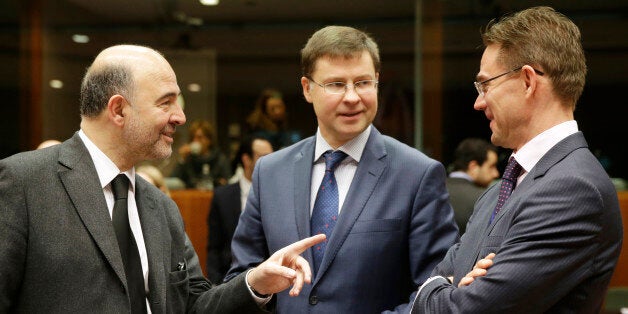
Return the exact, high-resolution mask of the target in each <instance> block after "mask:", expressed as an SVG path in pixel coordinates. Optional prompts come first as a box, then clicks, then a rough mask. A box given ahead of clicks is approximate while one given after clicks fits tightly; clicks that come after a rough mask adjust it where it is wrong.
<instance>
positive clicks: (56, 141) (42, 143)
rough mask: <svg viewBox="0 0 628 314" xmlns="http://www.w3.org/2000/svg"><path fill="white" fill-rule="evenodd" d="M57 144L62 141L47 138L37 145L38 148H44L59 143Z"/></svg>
mask: <svg viewBox="0 0 628 314" xmlns="http://www.w3.org/2000/svg"><path fill="white" fill-rule="evenodd" d="M57 144H61V141H58V140H45V141H43V142H41V143H40V144H39V145H38V146H37V149H42V148H46V147H50V146H53V145H57Z"/></svg>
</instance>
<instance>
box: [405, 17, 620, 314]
mask: <svg viewBox="0 0 628 314" xmlns="http://www.w3.org/2000/svg"><path fill="white" fill-rule="evenodd" d="M482 39H483V42H484V45H485V47H486V48H485V50H484V54H483V55H482V61H481V63H480V71H479V73H478V75H477V81H476V82H475V86H476V88H477V90H478V94H479V95H478V97H477V99H476V101H475V105H474V107H475V109H476V110H480V111H483V112H484V114H485V115H486V117H487V118H488V119H489V120H490V128H491V131H492V135H491V141H492V142H493V143H494V144H495V145H499V146H502V147H505V148H510V149H513V153H512V156H511V159H510V160H509V166H507V167H506V170H505V171H504V175H503V177H502V178H503V179H502V181H501V183H500V184H495V185H493V186H492V187H490V188H489V189H488V190H487V192H486V193H485V194H484V195H482V196H481V197H480V199H479V200H478V202H477V204H476V206H475V212H474V213H473V215H472V216H471V219H470V222H469V224H468V225H467V232H466V233H465V234H464V235H463V236H462V239H461V242H460V243H459V244H456V245H455V246H453V247H452V248H451V249H450V250H449V251H448V252H447V256H446V257H445V259H444V260H443V261H442V262H441V263H440V264H438V266H437V267H436V268H435V269H434V271H433V272H432V276H433V277H431V278H430V279H429V280H428V281H426V283H425V284H423V285H422V287H421V288H420V290H419V294H418V296H417V298H416V300H415V302H414V306H413V311H412V312H413V313H598V312H599V311H600V308H601V306H602V304H603V302H604V296H605V293H606V289H607V286H608V284H609V281H610V279H611V276H612V274H613V270H614V269H615V266H616V264H617V259H618V256H619V251H620V249H621V242H622V232H623V231H622V225H621V216H620V212H619V204H618V201H617V193H616V191H615V188H614V187H613V184H612V183H611V180H610V179H609V177H608V175H607V174H606V172H605V171H604V169H603V168H602V166H601V165H600V163H599V162H598V161H597V159H596V158H595V156H594V155H593V154H592V153H591V151H590V150H589V149H588V147H587V143H586V141H585V139H584V136H583V134H582V132H580V131H578V125H577V123H576V121H575V120H574V115H573V112H574V109H575V106H576V102H577V100H578V98H579V97H580V94H581V93H582V90H583V87H584V82H585V75H586V64H585V57H584V51H583V49H582V44H581V39H580V31H579V30H578V27H577V26H576V25H575V24H574V23H573V22H572V21H571V20H569V19H568V18H567V17H566V16H564V15H562V14H560V13H558V12H556V11H554V10H553V9H552V8H549V7H534V8H530V9H526V10H523V11H520V12H518V13H515V14H513V15H509V16H507V17H505V18H503V19H501V20H500V21H499V22H496V23H491V24H489V25H488V27H487V29H486V30H485V32H484V34H483V35H482ZM513 188H514V189H513ZM510 192H512V194H510ZM489 253H491V254H493V253H494V254H495V256H494V257H493V259H492V266H490V265H491V263H490V262H491V260H490V258H491V256H492V255H491V256H488V254H489ZM485 256H488V260H485V261H481V262H478V259H481V258H483V257H485ZM476 262H477V263H476ZM484 262H488V263H486V264H485V263H484ZM476 264H477V266H478V268H476V269H473V267H474V265H476ZM488 266H490V267H488ZM487 267H488V269H487Z"/></svg>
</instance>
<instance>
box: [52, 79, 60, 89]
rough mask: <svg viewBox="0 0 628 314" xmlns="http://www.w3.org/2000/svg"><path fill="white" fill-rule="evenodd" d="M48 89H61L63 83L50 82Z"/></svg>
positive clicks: (58, 81) (57, 81)
mask: <svg viewBox="0 0 628 314" xmlns="http://www.w3.org/2000/svg"><path fill="white" fill-rule="evenodd" d="M50 87H52V88H54V89H61V88H63V81H62V80H50Z"/></svg>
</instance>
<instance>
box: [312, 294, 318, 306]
mask: <svg viewBox="0 0 628 314" xmlns="http://www.w3.org/2000/svg"><path fill="white" fill-rule="evenodd" d="M316 303H318V297H317V296H315V295H313V296H311V297H310V305H316Z"/></svg>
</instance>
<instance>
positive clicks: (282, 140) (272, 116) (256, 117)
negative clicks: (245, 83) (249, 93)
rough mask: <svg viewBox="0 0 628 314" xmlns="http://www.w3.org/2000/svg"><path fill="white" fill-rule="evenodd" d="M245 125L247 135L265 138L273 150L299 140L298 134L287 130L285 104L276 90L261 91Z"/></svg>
mask: <svg viewBox="0 0 628 314" xmlns="http://www.w3.org/2000/svg"><path fill="white" fill-rule="evenodd" d="M246 123H247V126H248V130H249V133H251V134H255V135H258V136H263V137H265V138H267V139H268V140H269V141H270V142H271V144H272V145H273V149H275V150H278V149H281V148H284V147H286V146H290V145H292V144H294V143H296V142H298V141H299V140H301V135H300V134H299V133H298V132H296V131H291V130H288V126H287V124H288V116H287V113H286V104H285V103H284V101H283V97H282V95H281V93H280V92H279V91H278V90H276V89H271V88H268V89H265V90H263V91H262V93H261V94H260V95H259V97H258V98H257V101H256V102H255V108H254V109H253V111H252V112H251V114H249V116H248V117H247V119H246Z"/></svg>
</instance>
